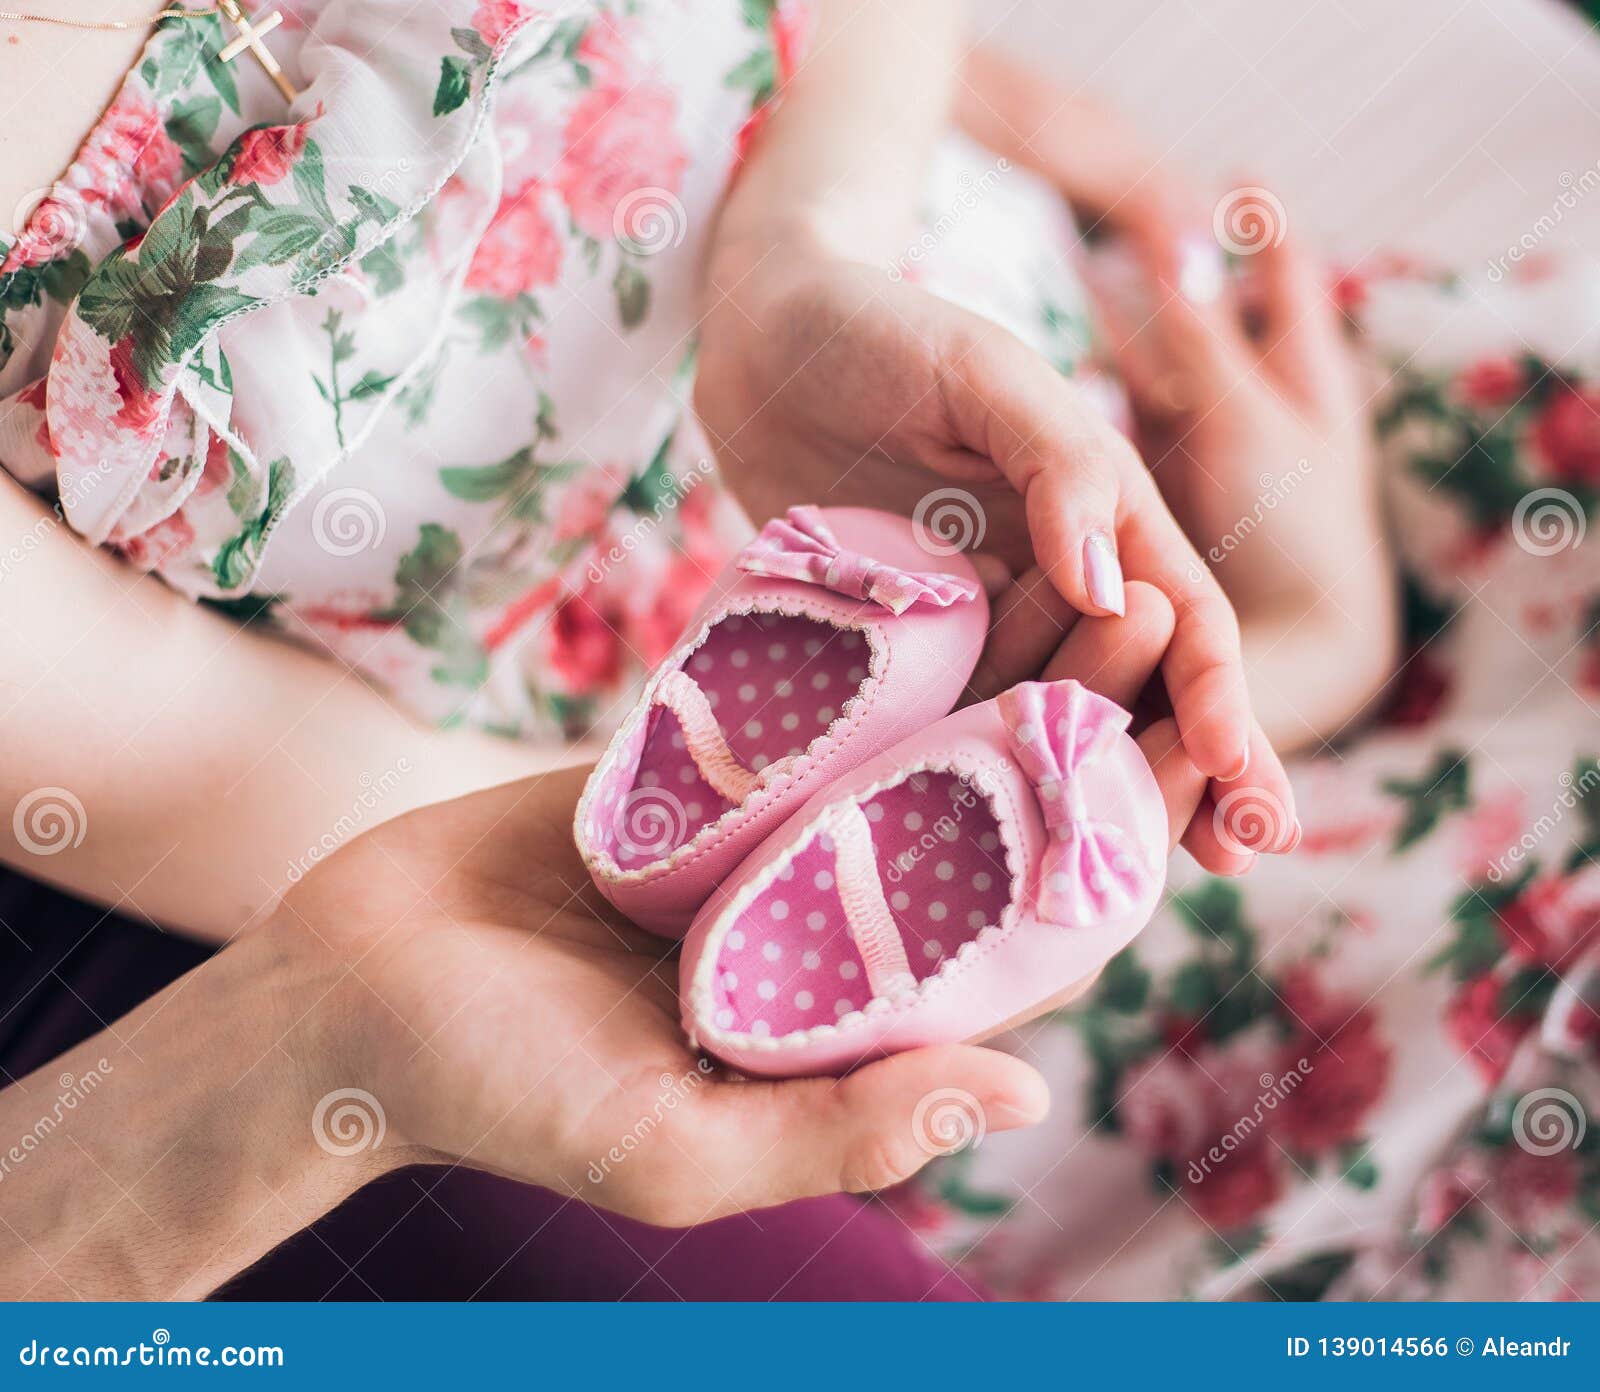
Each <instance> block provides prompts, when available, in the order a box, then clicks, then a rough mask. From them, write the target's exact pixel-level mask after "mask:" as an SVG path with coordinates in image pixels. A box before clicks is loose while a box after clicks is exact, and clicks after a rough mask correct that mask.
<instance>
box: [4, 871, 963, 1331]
mask: <svg viewBox="0 0 1600 1392" xmlns="http://www.w3.org/2000/svg"><path fill="white" fill-rule="evenodd" d="M206 953H207V949H206V948H203V947H199V946H197V945H195V944H194V943H191V942H188V941H186V940H185V939H182V938H176V937H173V936H171V935H169V934H165V933H161V932H158V931H156V930H155V929H153V928H149V927H145V926H143V925H140V924H137V923H133V922H131V921H129V920H127V919H124V918H119V917H117V916H116V915H113V914H107V913H105V912H104V911H103V910H101V909H98V908H95V907H93V906H92V905H89V904H84V903H81V902H79V901H77V900H74V899H71V898H68V897H67V896H66V895H63V894H59V893H57V892H56V891H54V890H51V889H48V888H46V887H45V886H43V885H39V884H35V883H34V882H32V881H30V880H25V879H23V878H21V877H20V876H16V875H10V874H7V873H6V872H4V871H0V1084H6V1083H10V1082H13V1081H15V1080H16V1079H17V1078H20V1077H22V1076H24V1075H25V1074H27V1073H30V1072H32V1071H33V1070H34V1069H35V1068H37V1067H39V1066H40V1065H42V1064H45V1063H48V1062H49V1060H50V1059H51V1058H53V1057H54V1056H55V1055H56V1054H58V1053H60V1052H61V1051H62V1050H63V1049H67V1048H70V1047H71V1046H72V1045H73V1044H75V1043H77V1042H78V1041H79V1040H81V1039H83V1038H85V1037H87V1036H88V1035H90V1034H93V1033H95V1032H96V1031H97V1030H99V1029H101V1028H103V1027H104V1026H105V1025H106V1024H108V1023H110V1022H111V1021H113V1020H115V1019H116V1018H117V1017H118V1016H119V1015H122V1014H123V1013H125V1012H126V1011H128V1010H130V1009H132V1008H133V1006H135V1005H137V1004H138V1003H139V1002H140V1001H141V1000H143V999H145V998H146V997H147V996H150V995H152V994H154V993H155V992H156V991H159V990H160V989H161V988H162V987H163V986H164V985H166V984H167V983H168V982H169V981H171V980H172V979H173V978H174V977H177V976H180V975H182V974H183V973H184V972H186V971H188V970H189V969H190V968H191V967H193V966H195V965H196V964H197V963H199V962H201V961H202V960H204V958H205V956H206ZM216 1298H218V1299H224V1300H325V1299H332V1300H380V1299H381V1300H471V1299H477V1300H973V1299H977V1298H979V1297H978V1295H977V1293H976V1292H975V1291H974V1290H973V1289H972V1288H971V1287H970V1286H969V1285H968V1284H967V1283H966V1282H965V1281H964V1280H962V1278H961V1277H960V1276H958V1275H957V1274H956V1273H954V1272H953V1271H950V1270H947V1269H946V1268H945V1267H944V1266H943V1265H942V1264H940V1263H937V1262H935V1261H934V1260H933V1259H932V1258H930V1257H929V1256H927V1255H926V1254H925V1253H924V1252H923V1251H922V1250H921V1249H920V1248H918V1247H917V1246H916V1244H915V1243H914V1241H913V1240H912V1239H911V1237H910V1235H909V1234H908V1233H907V1232H906V1231H905V1229H904V1228H903V1227H901V1225H900V1224H899V1222H898V1221H897V1220H896V1219H894V1218H893V1217H891V1216H890V1215H888V1214H886V1213H885V1212H883V1211H882V1210H881V1209H878V1208H876V1207H874V1206H872V1205H868V1204H864V1203H862V1202H860V1201H859V1200H856V1199H851V1198H846V1197H842V1196H841V1197H836V1198H829V1199H814V1200H809V1201H807V1202H804V1203H796V1204H789V1205H786V1206H785V1207H783V1208H779V1209H769V1210H767V1211H765V1212H762V1213H754V1214H745V1215H742V1216H740V1217H736V1218H726V1219H722V1220H721V1221H719V1222H716V1223H707V1224H704V1225H702V1226H701V1227H698V1228H693V1229H690V1230H689V1231H687V1232H674V1231H669V1230H667V1229H662V1228H651V1227H648V1226H646V1225H645V1224H643V1223H634V1222H629V1221H628V1220H626V1219H622V1218H618V1217H616V1216H614V1215H612V1214H608V1213H604V1212H602V1211H601V1210H599V1209H594V1208H590V1207H588V1206H587V1205H585V1204H582V1203H578V1202H576V1201H574V1200H569V1199H562V1198H559V1197H557V1196H556V1195H554V1194H552V1193H549V1192H548V1191H546V1190H542V1189H536V1188H533V1187H531V1186H529V1185H524V1184H514V1183H512V1182H511V1181H509V1180H504V1179H497V1178H495V1177H493V1176H490V1175H484V1174H478V1173H476V1172H474V1171H470V1170H461V1169H443V1168H416V1169H410V1170H402V1171H400V1172H398V1173H396V1174H393V1175H390V1176H388V1177H387V1178H386V1179H384V1180H382V1181H381V1182H379V1183H377V1184H373V1185H369V1186H368V1187H367V1188H366V1189H364V1190H362V1191H361V1193H359V1194H357V1195H356V1196H355V1197H354V1198H352V1199H351V1200H350V1201H349V1202H348V1203H346V1204H344V1205H343V1206H342V1207H340V1208H339V1209H337V1210H336V1211H335V1212H333V1213H330V1214H329V1215H327V1217H325V1218H324V1219H322V1221H320V1222H319V1223H317V1224H316V1225H314V1226H313V1227H311V1228H309V1229H307V1230H306V1231H305V1232H303V1233H300V1234H299V1235H297V1236H296V1237H294V1238H292V1239H291V1240H290V1241H288V1242H286V1243H284V1244H283V1245H282V1246H281V1247H279V1248H278V1249H277V1250H276V1251H274V1252H272V1253H271V1254H270V1255H269V1256H267V1257H266V1258H265V1259H264V1260H263V1261H261V1262H258V1263H257V1264H256V1265H255V1266H254V1267H252V1268H251V1269H250V1270H249V1271H247V1272H244V1273H243V1274H242V1275H240V1276H238V1277H237V1278H235V1279H234V1280H233V1281H232V1282H230V1283H229V1285H228V1286H227V1287H226V1288H224V1289H223V1290H222V1291H219V1292H218V1293H217V1297H216Z"/></svg>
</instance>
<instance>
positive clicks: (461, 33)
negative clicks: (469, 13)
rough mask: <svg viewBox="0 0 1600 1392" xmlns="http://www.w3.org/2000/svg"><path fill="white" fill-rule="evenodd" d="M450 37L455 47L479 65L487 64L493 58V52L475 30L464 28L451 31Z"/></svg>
mask: <svg viewBox="0 0 1600 1392" xmlns="http://www.w3.org/2000/svg"><path fill="white" fill-rule="evenodd" d="M450 37H451V38H452V39H454V40H455V41H456V47H457V48H459V49H460V50H461V51H462V52H463V53H465V54H466V55H467V57H469V58H475V59H477V61H478V62H480V63H487V62H488V61H489V59H490V58H492V57H493V56H494V50H493V49H491V48H490V47H489V45H488V43H487V42H486V41H485V39H484V37H483V35H482V34H480V33H479V32H478V31H477V30H476V29H470V28H466V27H461V28H456V29H452V30H451V31H450Z"/></svg>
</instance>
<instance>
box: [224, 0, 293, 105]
mask: <svg viewBox="0 0 1600 1392" xmlns="http://www.w3.org/2000/svg"><path fill="white" fill-rule="evenodd" d="M217 8H218V9H219V10H220V11H221V12H222V13H223V15H224V16H225V17H226V18H227V19H228V20H229V21H230V22H231V23H232V24H233V27H234V28H235V29H237V30H238V31H239V33H238V36H237V37H236V38H235V39H234V40H233V42H232V43H230V44H229V45H228V46H227V47H226V48H224V49H223V50H222V52H220V53H219V54H217V57H218V58H220V59H221V60H222V61H223V62H224V63H231V62H233V60H234V59H235V58H237V57H238V56H239V55H240V54H241V53H243V52H244V51H245V50H246V49H248V50H249V51H250V52H251V53H252V54H253V55H254V57H255V60H256V62H258V63H260V64H261V66H262V68H263V69H264V70H265V71H266V74H267V76H268V77H270V78H271V79H272V85H273V86H274V87H276V88H277V89H278V90H279V91H280V92H282V93H283V99H284V101H286V102H292V101H293V100H294V99H295V98H296V97H297V96H299V95H300V94H299V93H298V92H296V91H295V90H294V87H293V85H292V84H291V83H290V81H289V79H288V78H286V77H285V76H284V75H283V69H282V68H280V67H279V66H278V60H277V59H276V58H274V57H273V56H272V53H271V51H270V50H269V49H268V48H267V46H266V45H265V44H264V43H262V42H261V40H262V39H264V38H265V37H266V36H267V35H268V34H270V33H271V32H272V31H273V30H274V29H276V28H277V27H278V26H279V25H280V24H282V23H283V16H282V15H281V14H279V13H278V12H277V11H276V10H274V11H273V12H272V13H271V14H269V15H268V16H267V17H266V18H265V19H264V20H262V21H261V23H260V24H257V23H256V22H255V21H254V20H253V19H251V18H250V15H249V13H248V12H247V11H246V10H245V8H244V7H243V6H242V5H240V4H239V0H217Z"/></svg>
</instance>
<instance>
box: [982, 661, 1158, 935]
mask: <svg viewBox="0 0 1600 1392" xmlns="http://www.w3.org/2000/svg"><path fill="white" fill-rule="evenodd" d="M997 705H998V707H999V711H1000V718H1001V720H1002V721H1004V722H1005V727H1006V733H1007V734H1008V735H1009V737H1010V740H1011V751H1012V753H1013V754H1015V755H1016V758H1017V763H1018V764H1019V765H1020V766H1021V768H1022V773H1023V776H1024V777H1025V778H1027V780H1028V782H1029V783H1031V784H1032V785H1033V790H1034V792H1035V794H1037V796H1038V799H1039V810H1040V811H1041V813H1043V815H1044V824H1045V826H1046V828H1048V830H1049V832H1050V842H1049V844H1048V845H1047V846H1046V847H1045V852H1044V860H1043V863H1042V864H1041V865H1040V867H1039V907H1038V913H1039V917H1040V919H1041V920H1043V921H1045V922H1047V923H1060V924H1063V925H1072V924H1083V923H1092V922H1094V921H1096V920H1097V919H1102V918H1105V917H1108V916H1109V915H1112V914H1115V913H1119V912H1123V911H1125V910H1128V909H1131V908H1132V907H1133V906H1134V905H1135V904H1136V903H1137V902H1138V901H1139V899H1140V898H1141V897H1142V896H1143V894H1144V893H1145V891H1146V889H1147V888H1148V886H1149V880H1150V869H1149V867H1148V866H1147V865H1146V864H1145V858H1144V855H1143V854H1142V852H1141V851H1140V849H1139V847H1138V845H1137V844H1136V843H1135V842H1134V840H1133V839H1132V838H1131V837H1130V836H1129V835H1128V833H1127V832H1126V831H1124V830H1123V829H1122V828H1121V827H1119V826H1117V825H1115V824H1114V823H1112V822H1106V821H1097V820H1095V819H1094V818H1093V817H1091V816H1090V815H1089V810H1088V807H1087V806H1086V805H1085V803H1084V798H1083V788H1082V786H1081V783H1080V780H1079V777H1078V775H1079V774H1080V773H1081V772H1082V771H1083V769H1084V768H1085V767H1087V766H1088V765H1089V764H1092V763H1093V762H1094V761H1095V760H1096V759H1098V758H1100V757H1102V756H1103V755H1104V754H1105V753H1106V752H1107V751H1108V750H1109V749H1110V748H1111V747H1112V745H1113V744H1115V742H1116V739H1117V736H1118V735H1120V734H1121V733H1122V732H1123V731H1124V730H1126V729H1127V728H1128V721H1129V720H1130V719H1131V717H1130V716H1129V715H1128V713H1127V711H1125V710H1123V709H1122V707H1121V706H1119V705H1117V704H1116V702H1114V701H1108V700H1106V698H1105V697H1104V696H1097V695H1095V693H1094V692H1092V691H1088V690H1086V689H1085V688H1083V687H1082V686H1080V685H1079V684H1078V683H1077V682H1075V681H1057V682H1022V683H1021V684H1020V685H1018V686H1014V687H1012V688H1011V690H1009V691H1007V692H1005V693H1003V694H1002V695H1001V696H1000V697H999V698H998V700H997Z"/></svg>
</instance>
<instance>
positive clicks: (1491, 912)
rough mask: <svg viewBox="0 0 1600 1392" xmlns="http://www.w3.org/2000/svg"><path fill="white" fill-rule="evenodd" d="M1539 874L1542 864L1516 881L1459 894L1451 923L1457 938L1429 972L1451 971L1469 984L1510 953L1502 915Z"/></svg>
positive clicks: (1431, 963)
mask: <svg viewBox="0 0 1600 1392" xmlns="http://www.w3.org/2000/svg"><path fill="white" fill-rule="evenodd" d="M1538 871H1539V864H1538V862H1537V861H1529V862H1528V864H1527V865H1525V866H1524V867H1523V869H1522V873H1521V874H1519V875H1518V876H1517V877H1516V878H1515V879H1512V880H1502V881H1500V883H1499V884H1494V883H1492V882H1485V883H1483V884H1480V885H1476V886H1474V887H1472V888H1470V889H1466V890H1463V891H1462V892H1461V893H1460V894H1458V895H1457V896H1456V899H1455V902H1454V903H1452V904H1451V906H1450V919H1449V921H1450V924H1451V926H1452V927H1454V929H1455V936H1454V938H1452V939H1451V941H1450V942H1449V943H1448V944H1447V945H1446V946H1445V947H1444V948H1443V949H1442V950H1441V951H1439V952H1437V953H1435V954H1434V956H1433V957H1432V958H1430V959H1429V961H1428V964H1427V970H1428V971H1430V972H1432V971H1438V970H1439V969H1440V968H1441V967H1448V968H1449V969H1450V974H1451V975H1452V976H1453V977H1455V979H1456V980H1457V981H1468V980H1471V979H1472V978H1473V977H1475V976H1481V975H1482V974H1483V973H1484V972H1486V971H1488V970H1489V969H1490V968H1491V967H1493V966H1494V965H1495V963H1497V962H1498V961H1499V960H1500V958H1501V957H1502V956H1504V954H1505V950H1506V939H1505V935H1504V934H1503V933H1502V932H1501V931H1500V927H1499V922H1498V916H1499V912H1500V910H1501V909H1503V908H1505V907H1506V906H1507V905H1509V904H1510V903H1511V902H1512V901H1513V900H1515V899H1516V897H1517V896H1518V895H1519V894H1521V893H1522V891H1523V890H1524V889H1526V888H1527V887H1528V885H1529V883H1530V882H1531V881H1532V879H1533V877H1534V876H1535V875H1536V874H1537V873H1538Z"/></svg>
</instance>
